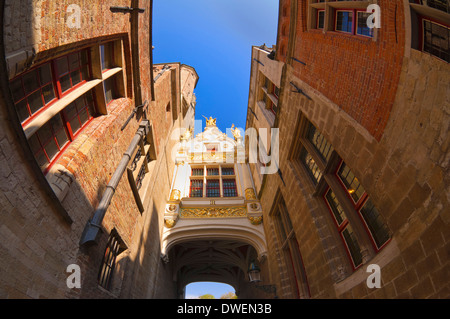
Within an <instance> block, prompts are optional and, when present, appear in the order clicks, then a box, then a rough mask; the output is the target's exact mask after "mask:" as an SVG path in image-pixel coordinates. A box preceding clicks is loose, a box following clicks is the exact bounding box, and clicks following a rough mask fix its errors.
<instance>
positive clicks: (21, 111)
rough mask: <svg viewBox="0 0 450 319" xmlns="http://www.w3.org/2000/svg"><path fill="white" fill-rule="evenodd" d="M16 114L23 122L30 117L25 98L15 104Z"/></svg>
mask: <svg viewBox="0 0 450 319" xmlns="http://www.w3.org/2000/svg"><path fill="white" fill-rule="evenodd" d="M16 111H17V115H18V116H19V121H20V122H23V121H25V120H26V119H28V118H29V117H30V113H29V111H28V106H27V100H23V101H21V102H19V103H17V104H16Z"/></svg>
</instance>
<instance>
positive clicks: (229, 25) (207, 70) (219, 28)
mask: <svg viewBox="0 0 450 319" xmlns="http://www.w3.org/2000/svg"><path fill="white" fill-rule="evenodd" d="M153 6H154V7H153V46H154V47H155V49H154V50H153V59H154V63H167V62H181V63H183V64H188V65H190V66H192V67H194V68H195V69H196V71H197V73H198V75H199V77H200V79H199V82H198V85H197V88H196V89H195V94H196V96H197V106H196V116H195V117H196V119H197V120H202V121H203V127H204V126H205V119H204V118H203V117H202V115H205V116H206V117H208V118H209V117H210V116H213V117H214V118H217V126H218V127H219V129H221V130H222V132H227V128H230V127H231V124H235V125H236V126H237V127H239V128H242V129H245V121H246V116H247V105H248V91H249V84H250V64H251V48H252V45H258V46H259V45H262V44H264V43H265V44H266V45H267V46H269V47H271V46H272V45H274V44H276V32H277V24H278V0H189V1H187V0H154V1H153ZM196 132H200V129H199V128H196ZM230 291H231V292H234V289H233V288H232V287H231V286H228V285H223V284H218V283H195V284H191V285H188V287H187V291H186V296H187V297H188V298H192V297H198V296H200V295H204V294H207V293H209V294H212V295H214V296H215V297H216V298H220V297H221V296H222V295H223V294H225V293H227V292H230Z"/></svg>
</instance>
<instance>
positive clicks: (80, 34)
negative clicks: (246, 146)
mask: <svg viewBox="0 0 450 319" xmlns="http://www.w3.org/2000/svg"><path fill="white" fill-rule="evenodd" d="M138 2H139V1H138ZM70 4H77V5H79V6H80V8H81V9H82V12H81V28H80V29H78V28H69V27H68V25H67V19H68V18H69V16H70V11H69V12H68V6H69V5H70ZM135 4H139V3H135ZM0 5H1V7H0V8H1V9H2V10H4V11H5V20H1V21H2V31H3V33H4V35H5V38H4V39H5V43H1V50H2V52H1V55H0V56H1V57H4V58H3V59H2V61H1V63H0V69H1V70H2V72H1V74H2V75H3V77H2V79H1V81H0V83H1V89H2V90H1V91H0V162H1V164H2V166H1V176H0V178H1V182H0V190H1V191H0V202H1V214H0V219H1V226H0V238H1V245H0V256H1V258H0V260H1V261H0V263H1V269H2V271H1V273H0V297H1V298H146V297H149V298H164V297H166V298H173V297H175V296H176V295H177V287H176V285H175V283H173V282H172V276H171V269H170V267H168V266H167V265H164V264H163V263H162V261H161V259H160V247H159V238H160V233H161V231H162V228H163V227H164V226H163V220H162V216H163V213H164V206H165V201H166V196H167V194H168V192H169V189H170V183H171V180H172V178H171V174H173V169H174V167H173V165H174V164H173V161H172V159H171V148H172V144H171V143H175V142H173V141H172V140H171V138H173V137H172V136H171V132H172V130H173V128H174V127H178V126H179V125H180V123H179V122H177V121H174V119H173V118H172V116H169V117H168V116H167V112H166V105H165V104H164V103H166V102H167V101H168V100H171V99H173V97H177V96H179V95H180V87H179V73H176V72H175V75H176V76H175V77H174V78H173V79H171V80H169V81H166V80H165V79H164V78H162V79H161V81H160V82H159V83H158V85H159V86H158V88H156V95H157V97H158V98H159V99H160V100H158V98H157V99H156V101H153V102H152V101H151V100H152V89H151V87H152V84H153V83H152V78H151V76H150V75H151V73H150V72H151V71H152V62H151V43H149V40H150V34H149V32H151V21H150V16H151V15H150V12H151V10H150V8H151V2H150V1H141V3H140V7H143V8H145V14H141V15H140V16H139V26H140V28H139V35H138V38H139V43H132V37H131V26H130V20H129V19H130V15H129V14H123V13H114V14H113V13H112V12H111V11H110V6H111V4H110V2H108V1H94V2H92V1H81V0H80V1H14V2H13V1H2V2H0ZM3 5H4V6H3ZM114 5H117V6H131V3H130V1H119V2H115V3H114ZM2 12H3V11H2ZM17 30H21V31H20V33H18V32H16V31H17ZM23 33H25V34H23ZM113 36H114V37H117V36H120V37H121V39H123V45H124V51H125V52H124V53H125V64H126V65H125V68H126V71H127V82H128V92H127V94H126V97H124V98H120V99H117V100H114V101H113V102H112V103H111V104H109V105H108V115H98V116H97V117H95V118H94V119H93V120H92V121H91V122H89V124H88V125H87V126H86V127H85V128H84V129H83V131H82V132H81V133H80V134H78V135H77V136H76V138H75V140H74V141H73V142H72V143H71V144H70V146H69V147H68V148H67V149H66V150H65V151H64V152H63V153H62V154H61V156H60V157H59V158H58V160H57V162H56V163H54V165H53V167H52V170H51V171H50V172H49V173H48V174H47V176H46V179H45V177H44V176H43V174H42V172H41V171H40V170H39V169H37V170H36V168H37V164H36V163H35V162H34V161H35V160H34V158H33V156H32V155H31V156H30V153H29V151H27V147H26V144H24V143H26V142H24V138H25V137H24V136H23V132H20V129H21V126H20V124H19V123H13V121H14V120H15V119H16V117H14V116H12V114H11V113H10V110H13V106H12V103H13V102H12V100H10V94H9V92H8V90H9V88H8V78H7V72H6V70H7V65H10V66H11V65H14V64H11V63H10V62H11V61H12V60H11V59H8V58H11V57H15V59H16V60H14V61H19V60H20V59H19V58H17V54H18V53H19V56H21V57H23V54H22V53H20V52H28V51H30V52H32V51H33V49H34V52H35V53H36V56H35V58H34V60H33V61H34V63H40V62H44V61H46V60H48V59H52V58H54V57H56V56H58V55H61V54H63V53H65V52H68V51H70V50H75V49H77V48H80V47H85V46H89V45H92V44H93V43H96V41H98V39H100V38H101V39H109V38H110V37H113ZM18 39H19V40H20V41H18ZM136 44H137V48H138V49H139V52H138V53H137V56H138V58H139V66H140V68H139V77H138V79H139V82H140V87H139V92H140V94H141V98H142V100H143V101H145V100H147V101H148V108H147V110H146V111H147V112H146V114H147V116H148V118H149V120H150V122H151V126H152V133H153V139H154V142H155V143H154V144H155V150H156V154H157V157H156V160H154V161H153V162H152V164H151V166H150V171H149V173H148V175H147V177H146V178H147V182H146V183H145V185H147V186H148V189H147V191H146V194H147V195H146V196H145V198H144V199H143V200H142V201H143V204H144V212H143V213H140V212H139V210H138V207H137V205H136V202H135V200H134V197H133V195H132V192H131V189H130V185H129V183H128V180H127V178H126V174H125V176H123V177H122V178H121V180H120V183H119V185H118V187H117V189H116V191H115V194H114V196H113V199H112V201H111V203H110V206H109V208H108V210H107V212H106V215H105V217H104V219H103V223H102V230H103V233H102V235H101V236H100V240H99V243H98V244H97V245H94V246H92V247H82V248H80V246H79V240H80V237H81V234H82V232H83V229H84V227H85V225H86V222H87V221H88V220H89V219H90V218H91V217H92V215H93V213H94V211H95V209H96V208H97V206H98V203H99V201H100V199H101V198H102V196H103V193H104V191H105V189H106V185H107V184H108V183H109V180H110V178H111V176H112V174H113V173H114V171H115V170H116V168H117V165H118V163H119V161H120V160H121V158H122V156H123V153H124V152H125V151H126V150H127V148H128V146H129V144H130V142H131V139H132V138H133V137H134V135H135V133H136V130H137V128H138V125H139V123H140V121H141V120H142V118H143V115H142V114H139V115H138V116H137V118H136V117H134V118H133V119H132V120H131V121H130V122H129V124H128V125H127V126H126V128H125V129H124V130H123V131H122V130H121V127H122V125H123V124H124V122H125V121H126V119H127V118H128V116H129V115H130V114H131V112H132V111H133V109H134V107H135V103H136V101H135V97H134V92H136V90H133V85H136V82H135V79H134V80H133V74H134V73H133V72H134V71H135V70H136V69H135V70H133V69H132V67H133V63H132V49H133V48H136ZM21 54H22V55H21ZM25 56H26V53H25ZM5 58H6V59H5ZM5 60H6V63H5ZM10 70H11V69H10ZM134 88H136V87H134ZM193 89H194V88H191V90H193ZM5 92H6V95H5ZM191 94H192V92H191ZM161 103H162V104H164V105H161ZM175 104H177V102H175ZM177 105H178V104H177ZM175 110H176V111H177V110H178V109H177V108H176V109H175ZM176 142H178V140H177V141H176ZM53 174H54V175H53ZM47 181H48V183H50V184H51V185H52V186H53V191H51V189H50V188H49V187H43V185H44V186H45V185H46V186H48V184H46V183H47ZM46 190H47V191H46ZM49 190H50V192H48V191H49ZM62 212H63V213H65V214H67V215H64V214H62V215H61V213H62ZM113 229H114V230H115V231H117V233H118V234H119V235H120V237H121V239H122V241H123V242H124V244H125V245H126V248H127V249H126V250H125V251H124V252H123V253H121V254H120V255H119V257H118V261H117V267H116V269H115V273H114V277H113V278H114V279H113V285H112V288H111V290H110V291H107V290H105V289H103V288H101V287H100V286H98V284H97V282H98V281H97V275H98V272H99V269H100V265H101V262H102V256H103V254H104V252H105V247H106V242H107V240H108V236H109V233H110V232H111V231H112V230H113ZM70 264H77V265H79V266H80V268H81V289H69V288H68V287H67V285H66V279H67V277H68V275H69V273H67V272H66V269H67V266H68V265H70Z"/></svg>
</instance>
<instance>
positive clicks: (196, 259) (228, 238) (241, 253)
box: [161, 218, 266, 291]
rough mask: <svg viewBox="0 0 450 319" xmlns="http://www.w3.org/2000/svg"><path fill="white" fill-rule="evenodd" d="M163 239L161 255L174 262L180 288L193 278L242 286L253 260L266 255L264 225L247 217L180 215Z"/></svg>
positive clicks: (236, 286) (175, 276)
mask: <svg viewBox="0 0 450 319" xmlns="http://www.w3.org/2000/svg"><path fill="white" fill-rule="evenodd" d="M162 239H163V240H162V243H161V248H162V256H163V258H164V259H165V261H166V262H168V263H170V264H172V267H173V268H172V270H173V276H174V278H173V280H174V281H177V282H178V285H179V287H180V288H182V287H185V286H186V285H188V284H190V283H192V282H198V281H212V282H221V283H226V284H229V285H231V286H233V287H234V288H235V289H236V291H237V290H238V289H239V281H241V280H246V279H245V278H246V276H247V270H248V266H249V264H250V262H251V261H252V260H255V259H259V260H262V259H264V258H265V256H266V242H265V237H264V232H263V227H262V225H258V226H254V225H251V224H250V222H249V221H248V219H247V218H230V219H226V218H225V219H210V220H208V222H207V223H205V220H201V221H200V220H189V219H184V220H183V219H181V220H179V221H178V223H177V226H176V227H174V228H172V229H166V231H165V232H164V234H163V238H162Z"/></svg>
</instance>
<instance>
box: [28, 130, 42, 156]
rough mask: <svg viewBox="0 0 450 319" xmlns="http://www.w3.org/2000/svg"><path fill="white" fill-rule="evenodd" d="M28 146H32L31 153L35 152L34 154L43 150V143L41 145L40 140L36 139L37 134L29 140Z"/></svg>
mask: <svg viewBox="0 0 450 319" xmlns="http://www.w3.org/2000/svg"><path fill="white" fill-rule="evenodd" d="M28 144H29V145H30V148H31V151H32V152H33V154H36V153H37V152H39V150H41V148H42V147H41V143H39V140H38V138H37V137H36V134H34V135H33V136H31V137H30V139H29V140H28Z"/></svg>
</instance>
